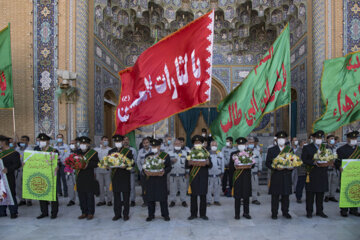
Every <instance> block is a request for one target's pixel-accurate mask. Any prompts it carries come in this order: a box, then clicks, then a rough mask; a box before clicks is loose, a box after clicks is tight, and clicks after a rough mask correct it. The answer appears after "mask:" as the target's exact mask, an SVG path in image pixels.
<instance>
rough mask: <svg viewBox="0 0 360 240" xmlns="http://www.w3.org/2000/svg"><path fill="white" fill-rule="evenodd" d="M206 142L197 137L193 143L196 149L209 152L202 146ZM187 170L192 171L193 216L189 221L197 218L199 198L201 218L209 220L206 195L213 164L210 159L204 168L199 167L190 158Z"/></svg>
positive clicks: (190, 178)
mask: <svg viewBox="0 0 360 240" xmlns="http://www.w3.org/2000/svg"><path fill="white" fill-rule="evenodd" d="M204 141H205V140H204V138H203V137H202V136H199V135H195V136H194V137H193V138H192V143H193V144H194V148H195V149H202V150H203V151H206V152H207V150H206V149H205V148H204V147H203V145H202V144H203V143H204ZM185 168H187V169H190V177H189V191H188V193H189V194H190V195H191V205H190V213H191V215H190V217H189V218H188V220H193V219H195V218H197V214H198V203H197V199H198V196H199V197H200V218H202V219H204V220H209V218H208V217H207V216H206V194H207V192H208V182H209V168H212V162H211V161H210V159H209V158H208V159H206V162H205V165H204V166H198V165H196V163H195V162H193V161H192V160H191V156H190V160H188V161H186V162H185Z"/></svg>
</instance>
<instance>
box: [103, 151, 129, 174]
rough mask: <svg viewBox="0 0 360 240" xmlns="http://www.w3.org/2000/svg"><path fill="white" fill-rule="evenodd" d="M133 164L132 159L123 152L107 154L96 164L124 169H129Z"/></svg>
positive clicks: (105, 167)
mask: <svg viewBox="0 0 360 240" xmlns="http://www.w3.org/2000/svg"><path fill="white" fill-rule="evenodd" d="M133 165H134V160H131V159H129V158H128V157H126V156H125V155H124V154H121V153H112V154H110V155H109V156H105V157H104V158H103V159H102V160H100V162H99V163H98V166H99V167H100V168H104V169H107V168H124V169H126V170H131V169H132V168H133Z"/></svg>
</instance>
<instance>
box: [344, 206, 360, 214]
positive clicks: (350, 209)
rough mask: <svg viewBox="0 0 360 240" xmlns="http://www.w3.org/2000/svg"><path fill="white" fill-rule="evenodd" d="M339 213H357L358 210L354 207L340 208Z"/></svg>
mask: <svg viewBox="0 0 360 240" xmlns="http://www.w3.org/2000/svg"><path fill="white" fill-rule="evenodd" d="M340 211H341V213H348V212H349V211H350V213H357V212H358V208H357V207H354V208H340Z"/></svg>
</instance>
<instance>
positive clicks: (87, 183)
mask: <svg viewBox="0 0 360 240" xmlns="http://www.w3.org/2000/svg"><path fill="white" fill-rule="evenodd" d="M79 140H80V149H79V150H78V152H77V154H79V155H81V156H83V157H84V158H85V161H86V167H85V168H84V169H81V170H77V171H76V187H77V192H78V195H79V200H80V208H81V215H80V216H79V217H78V219H84V218H87V219H88V220H91V219H93V218H94V214H95V192H97V191H98V189H96V188H97V183H96V178H95V173H94V169H95V168H97V167H98V163H99V157H98V153H97V152H96V151H95V150H94V149H91V148H90V143H91V139H90V138H88V137H85V136H83V137H80V138H79Z"/></svg>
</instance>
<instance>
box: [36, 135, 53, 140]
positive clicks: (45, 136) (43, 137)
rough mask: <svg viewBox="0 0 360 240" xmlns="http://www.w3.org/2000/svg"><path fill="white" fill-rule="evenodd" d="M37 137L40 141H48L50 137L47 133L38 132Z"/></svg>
mask: <svg viewBox="0 0 360 240" xmlns="http://www.w3.org/2000/svg"><path fill="white" fill-rule="evenodd" d="M38 138H39V139H40V140H41V141H49V140H50V139H51V137H49V136H48V135H46V134H45V133H40V134H39V136H38Z"/></svg>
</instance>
